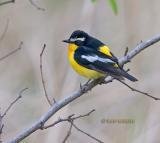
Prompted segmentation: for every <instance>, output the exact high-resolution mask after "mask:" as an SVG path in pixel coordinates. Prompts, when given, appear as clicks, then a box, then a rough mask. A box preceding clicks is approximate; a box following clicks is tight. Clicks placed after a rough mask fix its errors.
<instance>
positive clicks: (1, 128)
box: [0, 111, 4, 143]
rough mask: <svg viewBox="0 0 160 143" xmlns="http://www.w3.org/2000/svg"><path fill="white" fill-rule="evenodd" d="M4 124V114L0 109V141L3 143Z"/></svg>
mask: <svg viewBox="0 0 160 143" xmlns="http://www.w3.org/2000/svg"><path fill="white" fill-rule="evenodd" d="M3 127H4V124H3V123H2V115H1V111H0V143H2V132H3Z"/></svg>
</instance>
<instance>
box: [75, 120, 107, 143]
mask: <svg viewBox="0 0 160 143" xmlns="http://www.w3.org/2000/svg"><path fill="white" fill-rule="evenodd" d="M72 124H73V127H74V128H75V129H77V130H78V131H79V132H81V133H83V134H85V135H87V136H88V137H90V138H92V139H93V140H96V141H97V142H99V143H104V142H102V141H101V140H99V139H97V138H95V137H94V136H92V135H90V134H89V133H87V132H85V131H83V130H81V129H80V128H79V127H77V125H75V124H74V123H72Z"/></svg>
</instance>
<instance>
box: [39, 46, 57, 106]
mask: <svg viewBox="0 0 160 143" xmlns="http://www.w3.org/2000/svg"><path fill="white" fill-rule="evenodd" d="M45 48H46V44H44V46H43V49H42V52H41V54H40V72H41V80H42V85H43V90H44V95H45V97H46V99H47V101H48V103H49V105H50V106H52V102H51V101H50V99H49V97H48V94H47V90H46V86H45V81H44V76H43V60H42V58H43V53H44V50H45ZM53 101H54V103H55V102H56V100H55V99H54V98H53Z"/></svg>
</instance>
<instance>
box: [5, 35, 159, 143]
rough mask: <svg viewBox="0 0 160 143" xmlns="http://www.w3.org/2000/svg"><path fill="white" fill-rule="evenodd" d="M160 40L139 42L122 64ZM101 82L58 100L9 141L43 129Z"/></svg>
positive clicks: (100, 81)
mask: <svg viewBox="0 0 160 143" xmlns="http://www.w3.org/2000/svg"><path fill="white" fill-rule="evenodd" d="M158 41H160V35H157V36H155V37H152V38H151V39H150V40H148V41H146V42H142V43H140V44H138V45H137V46H136V47H135V48H134V49H133V50H131V51H130V52H128V54H127V55H126V56H124V57H122V58H120V59H119V63H120V65H124V64H125V63H127V62H129V61H130V60H131V59H132V58H133V57H134V56H136V55H137V54H138V53H140V52H141V51H142V50H144V49H146V48H147V47H149V46H151V45H153V44H154V43H157V42H158ZM108 80H110V79H108ZM99 83H102V79H96V80H93V81H91V82H90V83H88V84H85V85H83V86H82V88H81V89H79V90H77V91H75V92H74V93H73V94H71V95H69V96H67V97H65V98H63V99H61V100H59V101H58V102H56V103H55V104H53V105H52V106H51V108H50V109H49V110H48V111H47V112H46V113H44V114H43V115H42V116H41V118H40V119H39V120H37V121H36V122H35V123H33V125H31V126H30V127H28V128H27V129H25V130H24V131H22V132H20V133H19V134H18V135H17V136H16V137H14V138H13V139H11V140H10V141H9V142H8V143H18V142H20V141H21V140H23V139H25V138H26V137H27V136H29V135H30V134H32V133H33V132H35V131H37V130H39V129H41V127H42V126H43V125H44V123H45V122H47V121H48V119H49V118H51V117H52V116H53V115H54V114H55V113H56V112H57V111H59V110H60V109H61V108H63V107H64V106H66V105H68V104H69V103H71V102H72V101H74V100H75V99H77V98H78V97H80V96H82V95H84V93H87V92H88V91H89V90H91V89H92V88H94V87H95V86H97V85H98V84H99Z"/></svg>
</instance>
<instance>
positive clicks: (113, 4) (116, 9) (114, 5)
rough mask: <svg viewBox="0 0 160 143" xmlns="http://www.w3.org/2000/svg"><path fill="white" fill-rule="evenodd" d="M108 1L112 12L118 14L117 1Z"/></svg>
mask: <svg viewBox="0 0 160 143" xmlns="http://www.w3.org/2000/svg"><path fill="white" fill-rule="evenodd" d="M109 3H110V5H111V7H112V10H113V11H114V13H115V14H116V15H117V14H118V7H117V2H116V0H109Z"/></svg>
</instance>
